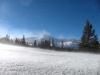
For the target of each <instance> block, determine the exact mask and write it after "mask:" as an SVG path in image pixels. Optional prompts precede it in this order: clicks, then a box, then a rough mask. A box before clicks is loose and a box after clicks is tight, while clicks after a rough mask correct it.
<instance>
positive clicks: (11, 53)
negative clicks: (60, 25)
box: [0, 44, 100, 75]
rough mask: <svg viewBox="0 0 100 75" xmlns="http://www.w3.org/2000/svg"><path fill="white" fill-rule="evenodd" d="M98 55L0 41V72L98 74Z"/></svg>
mask: <svg viewBox="0 0 100 75" xmlns="http://www.w3.org/2000/svg"><path fill="white" fill-rule="evenodd" d="M99 70H100V55H99V54H89V53H73V52H57V51H50V50H43V49H36V48H28V47H18V46H12V45H5V44H0V75H100V71H99Z"/></svg>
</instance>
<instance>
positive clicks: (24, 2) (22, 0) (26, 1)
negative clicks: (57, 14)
mask: <svg viewBox="0 0 100 75" xmlns="http://www.w3.org/2000/svg"><path fill="white" fill-rule="evenodd" d="M32 1H33V0H19V2H20V4H21V5H23V6H29V5H31V3H32Z"/></svg>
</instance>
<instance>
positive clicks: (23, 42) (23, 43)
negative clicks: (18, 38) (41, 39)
mask: <svg viewBox="0 0 100 75" xmlns="http://www.w3.org/2000/svg"><path fill="white" fill-rule="evenodd" d="M25 44H26V42H25V36H24V35H23V38H22V45H25Z"/></svg>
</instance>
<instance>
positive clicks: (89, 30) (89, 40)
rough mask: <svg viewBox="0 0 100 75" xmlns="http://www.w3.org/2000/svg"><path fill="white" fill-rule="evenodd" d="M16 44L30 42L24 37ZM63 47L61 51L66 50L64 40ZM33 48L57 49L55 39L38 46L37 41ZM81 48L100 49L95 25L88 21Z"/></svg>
mask: <svg viewBox="0 0 100 75" xmlns="http://www.w3.org/2000/svg"><path fill="white" fill-rule="evenodd" d="M9 37H10V36H8V35H6V40H9ZM15 44H19V45H27V46H28V42H26V39H25V36H24V35H23V37H22V38H21V39H19V38H16V39H15ZM61 45H62V46H61V49H64V41H63V40H62V41H61ZM32 46H34V47H41V48H56V47H55V43H54V38H51V39H49V40H41V42H40V43H39V44H37V40H35V41H34V43H33V45H32ZM79 47H80V49H99V47H100V44H99V40H98V37H97V34H96V32H95V29H94V28H93V25H92V24H91V23H90V22H89V21H86V24H85V26H84V29H83V33H82V37H81V40H80V43H79Z"/></svg>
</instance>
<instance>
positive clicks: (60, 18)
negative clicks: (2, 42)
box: [0, 0, 100, 39]
mask: <svg viewBox="0 0 100 75" xmlns="http://www.w3.org/2000/svg"><path fill="white" fill-rule="evenodd" d="M87 19H88V20H90V22H91V23H92V24H93V26H94V28H95V29H96V33H97V35H98V37H99V38H100V30H99V28H100V0H0V36H4V35H5V34H10V35H11V37H15V36H17V37H20V36H22V35H23V34H25V36H26V37H28V36H39V37H40V36H42V35H44V34H48V35H52V36H54V37H57V38H67V39H72V38H76V39H80V37H81V35H82V31H83V27H84V24H85V22H86V20H87Z"/></svg>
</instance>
